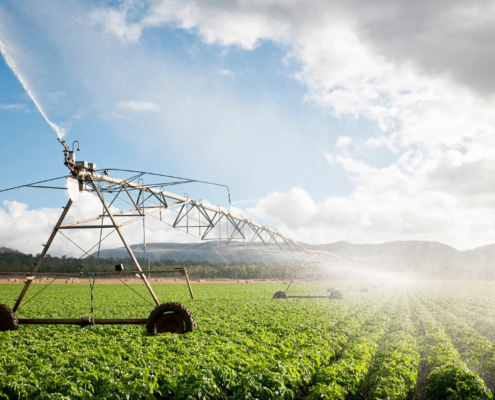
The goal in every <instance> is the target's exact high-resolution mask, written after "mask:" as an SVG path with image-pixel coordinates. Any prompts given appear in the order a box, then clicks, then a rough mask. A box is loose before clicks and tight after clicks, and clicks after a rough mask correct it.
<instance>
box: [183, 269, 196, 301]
mask: <svg viewBox="0 0 495 400" xmlns="http://www.w3.org/2000/svg"><path fill="white" fill-rule="evenodd" d="M183 271H184V275H185V276H186V281H187V287H188V288H189V294H190V295H191V299H193V300H194V294H193V291H192V287H191V282H189V275H187V269H186V267H183Z"/></svg>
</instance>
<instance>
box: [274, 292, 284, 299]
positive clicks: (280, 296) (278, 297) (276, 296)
mask: <svg viewBox="0 0 495 400" xmlns="http://www.w3.org/2000/svg"><path fill="white" fill-rule="evenodd" d="M273 298H274V299H286V298H287V293H285V292H282V291H279V292H277V293H275V294H274V295H273Z"/></svg>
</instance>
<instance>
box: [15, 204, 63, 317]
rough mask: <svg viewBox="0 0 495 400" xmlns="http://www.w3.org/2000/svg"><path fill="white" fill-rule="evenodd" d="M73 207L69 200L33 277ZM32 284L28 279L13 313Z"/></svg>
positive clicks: (41, 255) (36, 265)
mask: <svg viewBox="0 0 495 400" xmlns="http://www.w3.org/2000/svg"><path fill="white" fill-rule="evenodd" d="M71 205H72V200H69V201H68V202H67V205H66V206H65V208H64V211H63V212H62V215H61V216H60V218H59V220H58V222H57V224H56V225H55V228H53V232H52V234H51V235H50V238H49V239H48V242H46V245H45V247H44V249H43V251H42V252H41V254H40V256H39V258H38V261H37V262H36V264H35V267H34V270H33V275H34V274H35V273H36V272H38V270H39V269H40V267H41V263H42V262H43V260H44V259H45V256H46V254H47V253H48V249H49V248H50V246H51V244H52V242H53V239H55V236H56V235H57V232H58V228H60V225H62V222H64V219H65V217H66V216H67V213H68V212H69V209H70V206H71ZM31 282H32V279H28V280H27V281H26V284H25V285H24V288H23V289H22V292H21V294H20V295H19V298H18V299H17V300H16V302H15V306H14V308H13V309H12V311H14V312H16V311H17V309H18V308H19V305H20V304H21V301H22V299H23V298H24V296H25V295H26V292H27V291H28V289H29V286H30V285H31Z"/></svg>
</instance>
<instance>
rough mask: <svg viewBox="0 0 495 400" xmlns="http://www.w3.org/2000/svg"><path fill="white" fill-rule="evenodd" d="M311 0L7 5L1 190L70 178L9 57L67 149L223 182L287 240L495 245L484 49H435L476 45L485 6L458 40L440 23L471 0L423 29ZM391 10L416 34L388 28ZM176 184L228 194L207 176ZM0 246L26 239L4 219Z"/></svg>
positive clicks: (196, 193) (40, 205)
mask: <svg viewBox="0 0 495 400" xmlns="http://www.w3.org/2000/svg"><path fill="white" fill-rule="evenodd" d="M310 3H311V7H310V6H307V7H306V6H304V2H300V3H298V2H293V3H291V4H288V3H284V2H277V1H269V2H266V3H265V4H259V3H256V2H244V3H230V2H225V3H224V2H209V1H206V2H203V3H195V2H184V3H175V2H170V1H164V0H163V1H162V0H160V1H158V0H157V1H150V2H147V1H120V2H103V3H102V2H91V1H89V2H81V1H73V0H71V1H66V2H60V1H55V0H46V1H43V2H34V1H27V2H22V3H19V2H15V1H6V2H3V3H2V5H1V6H0V26H1V28H0V42H1V43H2V44H3V46H2V47H3V56H4V58H0V121H1V124H0V139H1V141H2V146H0V168H1V170H2V171H3V172H4V173H3V174H2V181H1V182H2V183H1V185H0V187H1V188H7V187H11V186H15V185H18V184H23V183H29V182H34V181H37V180H42V179H47V178H51V177H56V176H61V175H64V174H65V173H66V170H65V167H64V166H63V164H62V153H61V149H62V148H61V146H60V144H58V143H57V142H56V138H57V136H56V133H55V132H54V130H53V129H52V128H51V127H50V126H49V124H48V123H47V122H46V121H45V119H44V118H43V116H42V115H41V113H40V111H39V110H38V109H37V108H36V106H35V104H34V103H33V101H32V99H30V97H29V96H28V94H27V92H26V90H25V88H24V87H23V85H21V83H20V81H19V79H18V76H16V75H15V74H14V72H13V71H12V69H11V68H10V67H9V66H8V65H7V63H6V57H10V58H11V60H13V62H14V64H15V67H16V68H17V69H18V71H17V72H18V73H19V74H20V75H21V76H22V79H24V80H25V82H26V83H27V85H28V87H29V89H30V90H31V91H32V93H33V94H34V96H35V97H36V99H37V101H38V102H39V104H40V105H41V107H42V109H43V110H44V112H45V113H46V115H47V117H48V118H49V119H50V120H51V121H53V123H55V124H57V125H58V126H61V127H63V128H64V129H66V130H67V133H66V135H65V137H64V139H66V140H67V141H68V142H72V141H74V140H78V141H80V143H81V148H82V151H81V152H80V153H78V155H77V156H78V158H79V159H86V160H88V161H90V162H96V163H97V164H98V166H99V167H116V168H126V169H135V170H144V171H150V172H157V173H164V174H169V175H177V176H183V177H188V178H195V179H200V180H207V181H213V182H219V183H223V184H227V185H229V186H230V188H231V193H232V197H233V202H234V206H235V207H237V208H239V209H241V211H242V212H244V213H245V214H246V215H250V216H252V217H253V219H263V221H269V222H270V223H271V224H273V225H274V226H276V227H277V228H280V229H285V230H286V232H287V233H288V234H289V235H291V236H293V237H294V238H296V239H297V240H303V241H308V242H315V243H316V242H318V243H322V242H332V241H338V240H349V241H358V242H379V241H384V240H404V239H415V240H440V241H444V242H447V243H449V244H452V245H454V246H457V247H460V248H469V247H473V246H477V245H482V244H487V243H491V242H492V241H493V240H494V239H495V237H494V236H495V234H494V233H493V232H492V228H491V222H493V219H491V218H492V217H491V215H492V214H491V212H492V211H491V197H490V196H491V194H490V193H489V192H490V191H489V185H490V184H489V182H487V181H486V179H485V180H484V179H483V178H482V177H483V176H486V174H487V173H488V172H489V171H491V169H493V161H492V158H491V156H490V155H489V153H490V152H489V151H488V149H490V148H491V146H492V144H491V143H492V142H491V137H492V135H493V120H492V117H491V115H490V109H491V107H492V102H493V98H492V96H491V92H490V90H491V89H490V87H491V86H490V85H491V80H490V79H491V78H490V76H489V75H486V74H485V75H483V71H484V70H485V69H486V68H485V67H486V63H487V62H490V60H488V61H487V60H486V59H483V58H481V59H477V58H476V57H478V58H479V57H482V56H480V55H479V54H481V53H480V52H477V53H476V54H477V55H475V56H472V57H471V56H470V57H471V60H472V62H471V64H469V65H468V66H467V67H465V68H464V67H463V65H464V64H463V63H461V62H460V61H459V62H453V63H452V62H451V63H449V62H447V61H445V60H449V59H450V60H452V59H454V60H456V59H459V60H461V59H462V57H463V56H466V54H469V51H471V50H470V49H471V47H472V46H471V45H472V44H474V43H476V46H480V43H479V35H480V33H479V32H478V30H477V29H478V28H476V26H479V29H480V30H482V29H483V26H484V25H483V24H484V21H485V19H484V17H483V14H484V13H482V12H478V13H477V14H476V13H475V14H473V13H471V14H470V15H471V18H472V21H470V22H472V25H470V26H471V28H470V30H469V29H468V33H467V34H466V35H465V43H458V42H455V41H453V40H452V41H451V40H450V38H451V37H455V35H456V34H458V32H455V31H451V30H449V29H453V28H448V29H447V28H442V26H445V24H440V23H439V21H440V22H446V21H450V22H452V20H453V19H455V18H456V17H455V16H456V15H457V14H458V11H459V10H461V11H463V9H462V8H463V7H465V8H466V10H464V11H466V12H467V11H469V10H467V8H468V6H467V5H464V6H463V5H460V4H457V3H455V4H448V3H443V2H440V1H439V2H438V4H437V6H438V5H439V4H440V5H441V6H440V7H436V8H434V7H433V5H432V6H431V7H432V14H431V15H429V17H428V18H431V19H432V21H433V22H432V23H431V24H427V23H425V22H424V21H422V20H421V18H417V14H416V13H414V12H410V11H411V10H409V11H408V10H407V9H404V10H400V9H396V8H393V11H394V12H390V13H384V14H383V15H381V14H380V15H377V14H376V13H373V12H372V10H367V8H366V7H365V6H363V4H361V2H360V1H356V2H354V3H352V4H349V5H347V6H340V5H339V4H338V2H335V3H334V2H328V3H327V4H323V3H321V2H318V1H314V2H310ZM382 6H383V7H392V6H391V3H390V4H389V2H387V1H383V4H382ZM423 6H424V7H429V5H428V3H425V4H423ZM407 7H412V6H410V5H407V6H406V5H404V8H407ZM486 7H487V10H488V9H489V6H488V5H487V6H486ZM418 8H419V5H418ZM391 9H392V8H391ZM356 10H359V12H356ZM435 10H436V11H435ZM438 10H441V12H440V11H438ZM486 12H488V11H486ZM486 12H485V14H486ZM403 13H405V14H406V15H408V17H407V18H410V21H409V23H410V25H411V26H417V28H416V30H417V31H418V32H417V33H418V34H417V35H416V36H415V35H414V34H411V31H410V30H407V29H405V27H403V26H402V25H401V24H397V20H398V19H399V18H402V17H401V16H402V15H403ZM435 13H436V14H435ZM451 25H452V24H451ZM454 25H455V24H454ZM377 26H387V27H388V29H389V31H390V32H392V35H391V36H387V37H384V35H383V31H382V30H380V29H378V28H377ZM442 29H444V30H442ZM446 29H447V30H446ZM391 37H393V38H394V39H393V40H391ZM424 37H429V38H430V41H429V42H428V43H426V44H425V43H423V42H422V41H423V40H424ZM488 37H491V35H490V34H489V35H488ZM470 40H471V42H470ZM490 43H491V42H490V41H489V40H487V41H486V46H490ZM456 46H458V47H456ZM423 48H424V50H422V49H423ZM408 49H409V50H408ZM428 54H436V55H437V56H436V57H433V58H428ZM473 57H474V58H473ZM478 65H479V66H480V67H479V68H480V71H481V72H480V73H477V71H476V68H477V66H478ZM463 68H464V69H463ZM466 68H467V69H466ZM480 88H482V89H480ZM476 168H478V169H476ZM471 170H472V171H473V172H474V175H475V176H476V179H475V182H474V181H473V179H472V178H469V174H466V173H464V172H462V171H471ZM466 175H467V176H468V178H463V177H464V176H466ZM473 185H474V186H476V187H475V188H473V187H472V186H473ZM177 191H178V192H179V193H181V194H182V193H183V192H188V193H189V196H190V197H195V198H201V199H204V200H208V201H209V202H211V203H212V204H220V205H222V206H228V202H227V198H226V196H225V192H223V191H221V190H218V189H216V188H212V187H208V186H204V185H191V186H188V187H187V188H185V187H184V188H182V187H181V188H180V189H177ZM475 195H476V196H477V197H476V198H473V197H472V196H475ZM65 196H66V195H65V193H64V192H63V191H41V190H34V189H22V190H18V191H14V192H5V193H0V207H3V211H2V212H3V214H2V218H4V226H13V225H12V224H13V223H14V222H15V217H14V214H13V213H14V212H13V211H12V209H11V208H9V207H12V206H11V204H12V203H11V202H13V201H15V202H18V203H22V204H25V205H26V206H24V211H23V212H24V214H25V216H27V215H29V211H33V212H35V213H38V211H39V212H40V213H41V211H40V210H43V209H47V210H54V209H56V208H57V207H59V206H60V205H61V204H63V202H64V200H65V198H66V197H65ZM2 205H3V206H2ZM9 205H10V206H9ZM47 212H48V211H47ZM51 212H52V211H49V212H48V213H49V214H50V213H51ZM26 213H27V214H26ZM32 215H34V214H32ZM36 215H38V214H36ZM40 215H41V214H40ZM50 215H51V214H50ZM486 215H490V218H489V219H487V218H486ZM37 218H40V217H39V215H38V216H37ZM50 218H53V217H50ZM1 220H2V219H1V218H0V221H1ZM40 229H42V228H40ZM43 229H45V230H46V229H47V228H46V227H44V228H43ZM40 232H41V231H40ZM0 240H4V241H5V244H4V245H12V246H14V245H19V243H21V242H22V241H19V240H17V239H16V240H13V241H10V242H9V240H10V239H9V234H8V232H7V229H5V230H4V233H3V234H0ZM33 240H34V239H33ZM0 245H2V243H0ZM27 247H29V246H27ZM27 247H26V250H28V248H27ZM59 251H61V252H62V251H65V249H63V248H60V249H59Z"/></svg>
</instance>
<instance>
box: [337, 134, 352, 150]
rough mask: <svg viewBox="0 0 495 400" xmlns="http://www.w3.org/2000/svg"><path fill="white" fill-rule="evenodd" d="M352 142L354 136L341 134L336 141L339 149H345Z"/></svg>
mask: <svg viewBox="0 0 495 400" xmlns="http://www.w3.org/2000/svg"><path fill="white" fill-rule="evenodd" d="M351 143H352V138H350V137H349V136H339V137H338V138H337V142H336V143H335V148H337V149H345V148H346V147H348V146H349V145H350V144H351Z"/></svg>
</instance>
